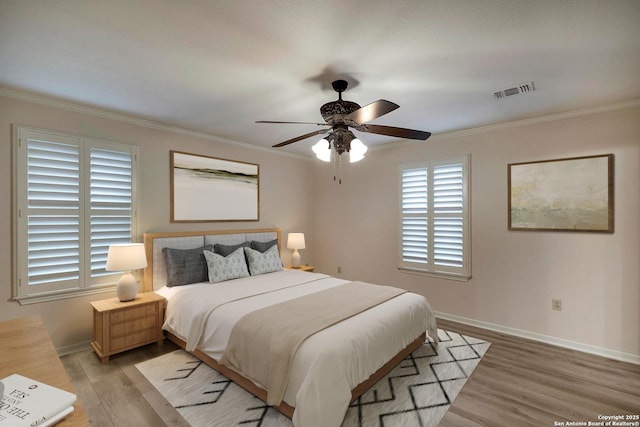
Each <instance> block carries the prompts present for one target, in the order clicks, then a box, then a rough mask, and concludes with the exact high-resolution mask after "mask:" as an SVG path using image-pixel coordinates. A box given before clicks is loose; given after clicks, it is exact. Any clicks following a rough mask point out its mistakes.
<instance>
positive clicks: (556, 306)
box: [551, 299, 562, 311]
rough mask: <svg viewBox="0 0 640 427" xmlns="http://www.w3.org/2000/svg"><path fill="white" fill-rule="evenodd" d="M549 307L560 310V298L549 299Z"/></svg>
mask: <svg viewBox="0 0 640 427" xmlns="http://www.w3.org/2000/svg"><path fill="white" fill-rule="evenodd" d="M551 309H552V310H556V311H562V300H561V299H552V300H551Z"/></svg>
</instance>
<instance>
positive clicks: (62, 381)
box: [0, 316, 90, 427]
mask: <svg viewBox="0 0 640 427" xmlns="http://www.w3.org/2000/svg"><path fill="white" fill-rule="evenodd" d="M11 374H20V375H23V376H25V377H29V378H32V379H34V380H37V381H40V382H43V383H45V384H49V385H52V386H54V387H58V388H61V389H63V390H66V391H68V392H71V393H74V394H76V395H77V393H76V391H75V389H74V388H73V384H71V380H70V379H69V376H68V375H67V372H66V371H65V369H64V366H63V365H62V361H60V358H59V357H58V353H57V352H56V350H55V348H54V347H53V343H52V342H51V338H49V335H48V334H47V331H46V330H45V328H44V324H43V323H42V319H41V318H40V317H39V316H34V317H24V318H21V319H15V320H7V321H5V322H0V379H2V378H5V377H8V376H9V375H11ZM73 406H74V408H75V409H74V411H73V412H72V413H71V414H70V415H67V417H66V418H65V419H64V420H63V421H61V422H60V423H59V424H56V426H59V427H68V426H89V425H90V424H89V420H88V419H87V415H86V414H85V412H84V410H83V409H82V406H81V405H80V402H79V401H76V403H74V404H73Z"/></svg>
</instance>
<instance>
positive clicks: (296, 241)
mask: <svg viewBox="0 0 640 427" xmlns="http://www.w3.org/2000/svg"><path fill="white" fill-rule="evenodd" d="M287 248H289V249H293V255H291V265H292V267H293V268H300V253H299V252H298V249H304V233H289V236H287Z"/></svg>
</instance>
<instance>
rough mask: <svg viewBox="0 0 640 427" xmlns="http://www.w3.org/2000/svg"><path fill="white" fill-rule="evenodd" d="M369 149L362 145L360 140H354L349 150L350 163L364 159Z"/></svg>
mask: <svg viewBox="0 0 640 427" xmlns="http://www.w3.org/2000/svg"><path fill="white" fill-rule="evenodd" d="M367 150H368V148H367V146H366V145H364V144H363V143H362V141H360V140H359V139H358V138H354V139H353V140H351V147H350V149H349V162H350V163H355V162H359V161H360V160H362V159H364V154H365V153H366V152H367Z"/></svg>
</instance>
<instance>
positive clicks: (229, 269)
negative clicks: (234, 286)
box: [203, 248, 249, 283]
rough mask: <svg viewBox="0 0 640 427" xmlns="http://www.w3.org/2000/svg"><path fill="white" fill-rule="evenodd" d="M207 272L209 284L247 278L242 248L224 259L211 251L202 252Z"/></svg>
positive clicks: (247, 273)
mask: <svg viewBox="0 0 640 427" xmlns="http://www.w3.org/2000/svg"><path fill="white" fill-rule="evenodd" d="M203 253H204V257H205V259H206V260H207V269H208V270H209V282H210V283H218V282H222V281H225V280H231V279H239V278H241V277H248V276H249V272H248V271H247V262H246V261H245V259H244V252H242V248H238V249H236V250H235V251H233V252H232V253H230V254H229V255H228V256H226V257H224V256H222V255H218V254H216V253H214V252H211V251H203Z"/></svg>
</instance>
